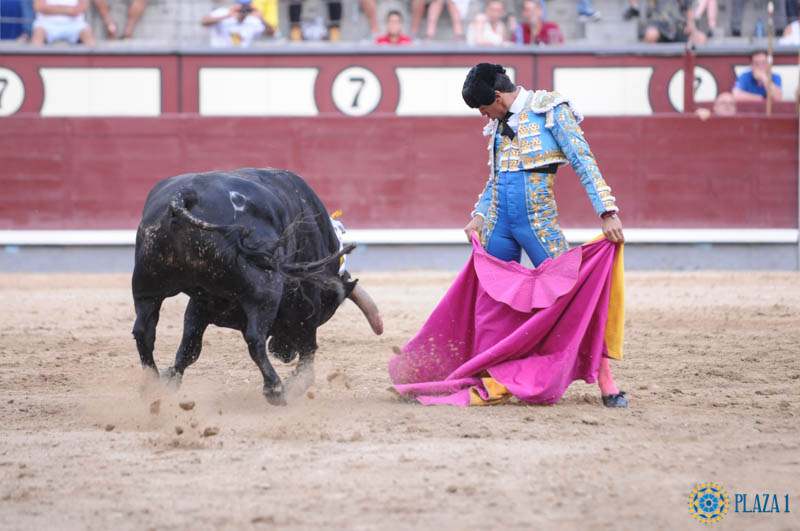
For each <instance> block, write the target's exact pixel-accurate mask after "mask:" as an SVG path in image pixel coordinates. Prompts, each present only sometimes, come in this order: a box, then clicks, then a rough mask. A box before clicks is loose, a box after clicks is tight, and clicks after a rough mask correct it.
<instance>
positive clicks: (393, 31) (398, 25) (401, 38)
mask: <svg viewBox="0 0 800 531" xmlns="http://www.w3.org/2000/svg"><path fill="white" fill-rule="evenodd" d="M375 42H376V43H377V44H411V37H409V36H408V35H406V34H404V33H403V15H402V13H400V11H397V10H392V11H389V14H388V15H386V34H385V35H381V36H380V37H378V39H377V40H376V41H375Z"/></svg>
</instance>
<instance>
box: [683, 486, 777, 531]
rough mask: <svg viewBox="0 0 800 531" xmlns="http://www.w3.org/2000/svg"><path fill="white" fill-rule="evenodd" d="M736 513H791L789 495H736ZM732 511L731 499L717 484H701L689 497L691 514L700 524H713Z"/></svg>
mask: <svg viewBox="0 0 800 531" xmlns="http://www.w3.org/2000/svg"><path fill="white" fill-rule="evenodd" d="M734 500H735V505H734V511H733V512H734V513H789V512H791V511H790V510H789V495H788V494H784V495H782V496H779V495H778V494H749V495H748V494H743V493H738V492H737V493H735V494H734ZM729 509H730V497H729V496H728V494H727V493H726V492H725V489H723V488H722V486H720V485H718V484H716V483H701V484H699V485H697V487H695V489H694V490H693V491H692V493H691V494H690V495H689V512H690V513H691V514H692V516H694V517H695V518H696V519H697V521H698V522H701V523H704V524H713V523H715V522H719V521H720V520H722V519H723V518H724V517H725V515H726V514H728V510H729Z"/></svg>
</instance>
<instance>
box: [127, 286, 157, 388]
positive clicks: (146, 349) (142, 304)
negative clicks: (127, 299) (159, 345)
mask: <svg viewBox="0 0 800 531" xmlns="http://www.w3.org/2000/svg"><path fill="white" fill-rule="evenodd" d="M162 302H164V299H160V298H149V297H147V298H144V297H143V298H136V297H134V299H133V305H134V308H135V309H136V322H135V323H134V324H133V337H134V339H136V348H137V349H138V350H139V359H140V360H141V362H142V367H143V368H144V369H150V370H152V371H153V372H154V373H156V374H158V368H157V367H156V362H155V360H154V359H153V348H154V347H155V344H156V325H158V316H159V312H160V311H161V303H162Z"/></svg>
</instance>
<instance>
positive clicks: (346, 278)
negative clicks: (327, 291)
mask: <svg viewBox="0 0 800 531" xmlns="http://www.w3.org/2000/svg"><path fill="white" fill-rule="evenodd" d="M339 278H341V279H342V286H344V296H345V297H349V296H350V294H351V293H352V292H353V290H354V289H355V287H356V284H357V283H358V279H355V280H350V273H349V272H347V271H345V272H344V273H342V274H341V276H340V277H339Z"/></svg>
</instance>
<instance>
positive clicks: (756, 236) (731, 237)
mask: <svg viewBox="0 0 800 531" xmlns="http://www.w3.org/2000/svg"><path fill="white" fill-rule="evenodd" d="M564 235H565V236H566V237H567V240H568V241H569V242H570V243H573V244H580V243H584V242H587V241H589V240H591V239H593V238H595V237H597V236H599V235H600V230H599V228H598V229H565V230H564ZM797 238H798V231H797V229H625V239H626V241H627V242H628V243H663V244H692V243H723V244H725V243H727V244H742V243H743V244H746V243H761V244H765V243H772V244H781V243H785V244H793V243H797V241H798V240H797ZM344 241H345V242H357V243H362V244H365V245H368V244H381V245H424V244H459V243H461V244H464V245H467V238H466V236H465V235H464V231H463V230H461V229H352V230H348V231H347V233H346V234H345V235H344ZM135 243H136V231H134V230H0V246H15V245H16V246H26V245H39V246H70V245H80V246H118V245H134V244H135Z"/></svg>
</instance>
